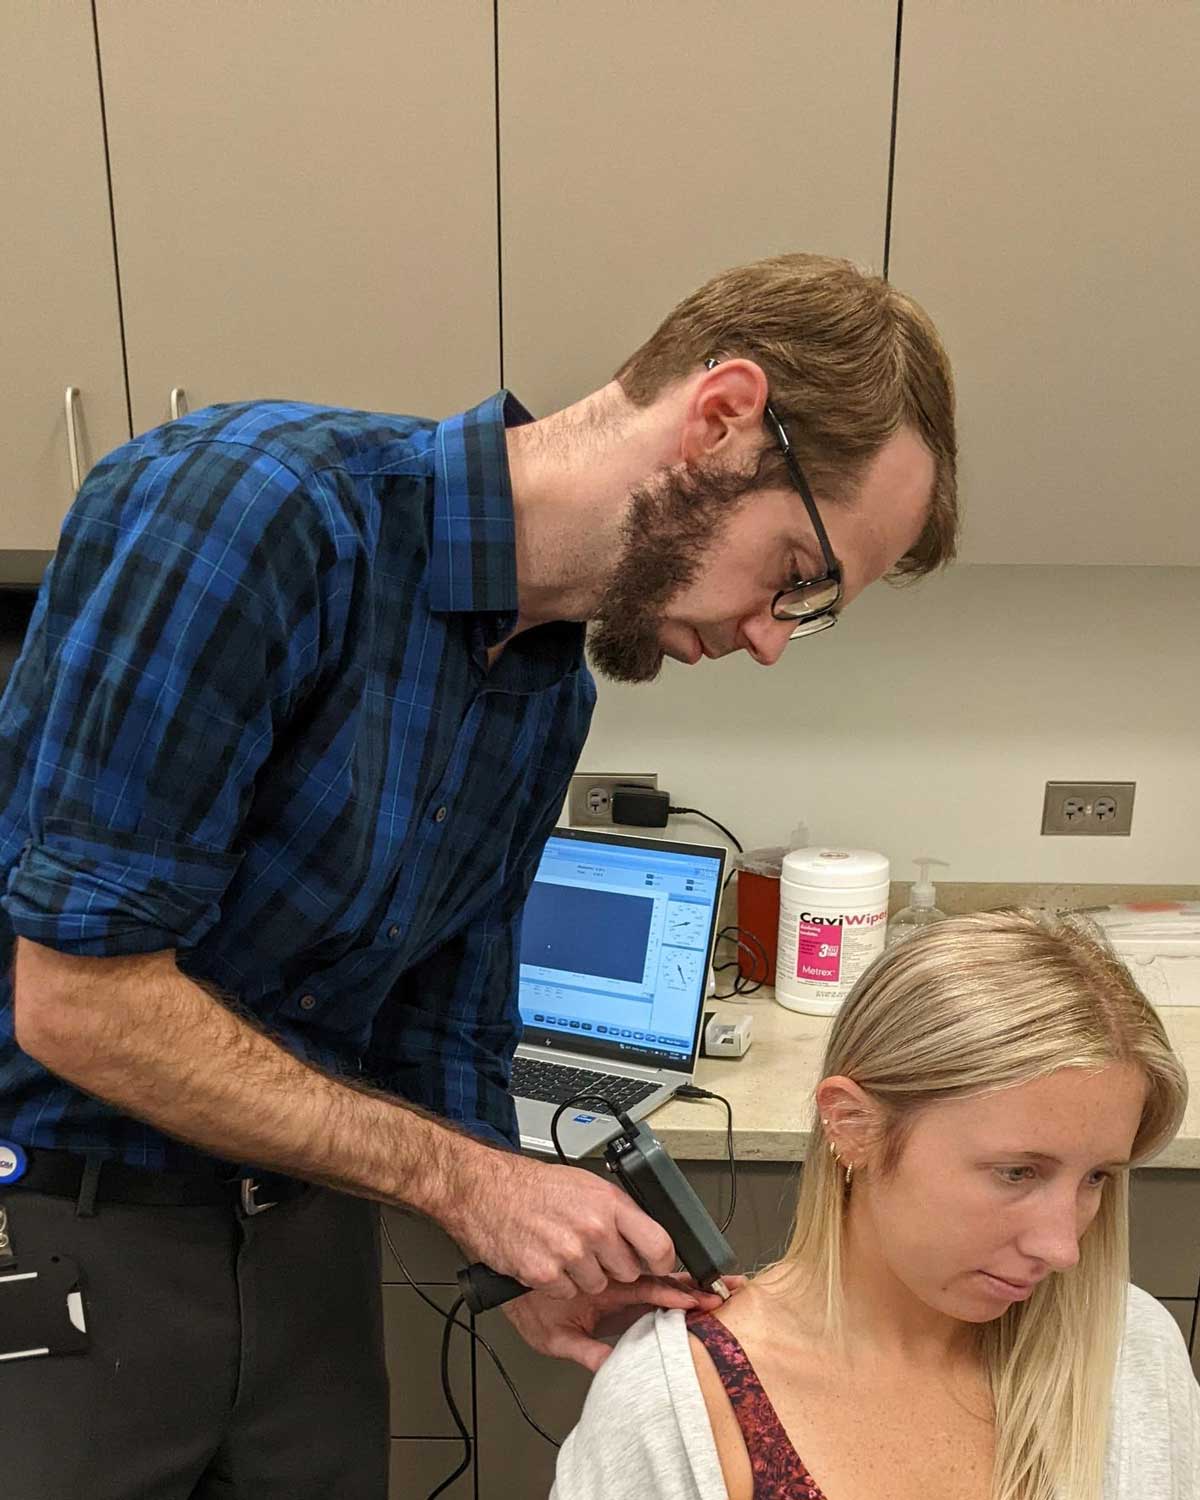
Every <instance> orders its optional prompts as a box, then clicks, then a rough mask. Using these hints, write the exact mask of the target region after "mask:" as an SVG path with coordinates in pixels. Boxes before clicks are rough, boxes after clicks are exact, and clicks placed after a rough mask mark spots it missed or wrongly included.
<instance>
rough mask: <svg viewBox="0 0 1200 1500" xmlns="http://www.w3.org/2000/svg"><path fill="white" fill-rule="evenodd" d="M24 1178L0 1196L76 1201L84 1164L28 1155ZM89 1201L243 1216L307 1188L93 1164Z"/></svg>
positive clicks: (73, 1158) (290, 1181)
mask: <svg viewBox="0 0 1200 1500" xmlns="http://www.w3.org/2000/svg"><path fill="white" fill-rule="evenodd" d="M26 1155H27V1158H28V1166H27V1168H26V1170H25V1174H24V1176H23V1177H21V1178H20V1179H19V1181H17V1182H15V1183H13V1184H12V1185H11V1188H9V1189H6V1188H4V1187H3V1185H2V1184H0V1191H13V1192H17V1191H20V1190H21V1189H26V1190H28V1191H29V1192H33V1193H49V1194H51V1195H52V1196H53V1197H56V1198H78V1197H80V1195H81V1192H82V1191H83V1187H84V1181H85V1177H86V1175H87V1173H88V1158H87V1157H86V1156H77V1155H76V1154H75V1153H74V1152H72V1151H46V1150H42V1149H30V1150H29V1151H27V1152H26ZM92 1171H93V1173H94V1174H95V1178H94V1182H93V1183H92V1184H90V1185H89V1188H90V1191H91V1192H94V1201H96V1202H105V1203H134V1204H142V1205H144V1206H146V1207H151V1208H201V1207H204V1206H205V1205H213V1204H218V1205H219V1204H237V1203H240V1204H241V1206H242V1208H243V1210H244V1211H245V1212H246V1213H257V1212H259V1211H260V1210H261V1209H263V1208H267V1207H270V1206H271V1205H272V1204H275V1203H284V1202H287V1201H288V1200H289V1199H291V1198H298V1197H299V1196H300V1194H301V1193H303V1192H305V1191H306V1190H307V1188H308V1184H307V1183H305V1182H298V1181H297V1180H296V1178H294V1177H284V1176H281V1175H280V1174H279V1173H277V1172H261V1173H257V1174H255V1175H254V1176H253V1177H215V1176H213V1175H212V1174H211V1173H203V1172H155V1171H151V1170H149V1169H148V1168H146V1167H131V1166H128V1165H126V1163H125V1162H121V1161H111V1160H109V1159H107V1158H104V1159H101V1160H96V1159H95V1158H93V1166H92Z"/></svg>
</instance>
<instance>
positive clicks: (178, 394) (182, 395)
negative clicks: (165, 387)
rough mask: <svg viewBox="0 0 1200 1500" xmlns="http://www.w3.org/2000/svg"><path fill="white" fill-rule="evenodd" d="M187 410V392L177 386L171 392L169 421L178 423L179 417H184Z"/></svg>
mask: <svg viewBox="0 0 1200 1500" xmlns="http://www.w3.org/2000/svg"><path fill="white" fill-rule="evenodd" d="M187 409H188V404H187V392H186V391H185V390H184V388H183V387H182V386H181V385H177V386H175V387H174V388H173V390H172V391H171V421H172V422H178V421H179V419H180V417H186V416H187Z"/></svg>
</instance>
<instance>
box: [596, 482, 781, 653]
mask: <svg viewBox="0 0 1200 1500" xmlns="http://www.w3.org/2000/svg"><path fill="white" fill-rule="evenodd" d="M751 482H752V476H750V475H747V474H741V473H737V472H733V473H731V472H730V471H729V470H727V469H720V468H716V467H713V466H710V465H707V464H688V465H685V466H683V467H680V468H670V469H661V470H659V472H658V473H657V474H655V475H653V476H651V478H649V479H647V480H646V481H645V482H644V483H643V484H640V485H638V486H637V487H636V488H635V489H634V490H632V491H631V493H630V504H629V510H628V513H627V515H626V517H625V521H624V524H623V525H622V527H621V553H620V556H619V557H618V559H617V563H616V566H615V567H614V568H613V571H612V575H611V576H610V578H609V580H608V583H607V585H606V587H605V590H604V593H603V595H602V597H601V599H600V603H599V605H598V606H597V608H596V613H595V615H594V616H593V618H592V621H591V624H590V625H589V626H588V655H589V656H590V657H591V659H592V665H593V666H594V667H595V668H596V670H597V671H598V672H601V673H602V674H603V675H604V676H605V677H608V678H611V679H612V681H614V682H653V681H654V679H655V678H656V677H657V676H658V674H659V672H660V671H661V669H662V664H663V650H662V647H661V646H660V645H659V641H658V632H659V628H660V626H661V624H662V616H663V610H664V609H665V608H666V606H667V605H668V604H669V603H670V601H671V600H672V599H674V598H675V597H676V595H678V594H679V593H681V592H682V591H683V590H684V589H685V588H687V586H688V585H689V584H690V583H691V582H692V581H693V579H694V578H695V576H696V574H697V573H698V572H699V570H700V565H701V563H702V562H703V561H704V560H705V558H706V557H707V556H708V555H709V553H710V552H711V551H712V550H713V547H714V543H715V542H716V540H717V538H718V537H719V535H720V533H721V531H722V530H723V529H724V527H725V526H726V525H727V524H728V522H729V520H730V519H731V517H732V516H733V515H734V513H735V512H736V510H737V508H738V505H739V503H740V501H741V500H742V499H744V498H745V496H746V494H747V492H748V490H749V488H750V484H751Z"/></svg>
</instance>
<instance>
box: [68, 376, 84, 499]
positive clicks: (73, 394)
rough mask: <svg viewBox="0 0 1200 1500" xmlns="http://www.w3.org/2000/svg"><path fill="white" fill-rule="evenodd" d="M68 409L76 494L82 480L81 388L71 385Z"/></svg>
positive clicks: (73, 482)
mask: <svg viewBox="0 0 1200 1500" xmlns="http://www.w3.org/2000/svg"><path fill="white" fill-rule="evenodd" d="M66 407H67V451H68V452H69V453H70V455H71V483H72V484H73V485H74V486H75V493H76V494H78V493H79V486H80V484H82V482H83V481H82V479H81V477H80V474H79V423H78V414H79V387H78V386H77V385H69V386H68V387H67V396H66Z"/></svg>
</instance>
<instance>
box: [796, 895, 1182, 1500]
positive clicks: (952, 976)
mask: <svg viewBox="0 0 1200 1500" xmlns="http://www.w3.org/2000/svg"><path fill="white" fill-rule="evenodd" d="M1115 1063H1118V1064H1130V1065H1132V1066H1134V1067H1137V1068H1139V1069H1141V1071H1142V1072H1143V1073H1144V1075H1145V1077H1146V1084H1147V1087H1146V1101H1145V1105H1144V1107H1143V1110H1142V1117H1141V1121H1140V1124H1139V1126H1138V1130H1137V1135H1136V1137H1135V1139H1134V1144H1133V1152H1132V1160H1133V1162H1134V1163H1135V1164H1136V1163H1140V1162H1144V1161H1145V1160H1146V1159H1147V1158H1149V1157H1151V1156H1153V1155H1154V1154H1155V1153H1156V1152H1157V1151H1159V1150H1161V1148H1162V1147H1163V1146H1164V1145H1165V1144H1166V1143H1167V1142H1168V1141H1169V1140H1170V1139H1171V1137H1172V1136H1173V1135H1174V1134H1175V1132H1176V1131H1177V1130H1178V1129H1179V1125H1180V1122H1181V1120H1182V1118H1183V1112H1184V1108H1185V1106H1186V1103H1187V1076H1186V1074H1185V1072H1184V1069H1183V1067H1182V1065H1181V1064H1180V1062H1179V1059H1178V1058H1177V1057H1176V1056H1175V1054H1174V1052H1173V1051H1172V1050H1171V1045H1170V1043H1169V1041H1168V1040H1167V1036H1166V1033H1165V1031H1164V1030H1163V1025H1162V1022H1161V1020H1160V1019H1159V1017H1158V1015H1157V1014H1156V1013H1155V1011H1154V1008H1153V1007H1152V1006H1151V1005H1150V1003H1149V1002H1148V1001H1147V1000H1146V999H1145V997H1144V996H1143V995H1142V993H1141V991H1140V990H1139V989H1138V987H1137V985H1136V984H1135V983H1134V982H1133V980H1132V978H1131V977H1130V975H1129V972H1128V970H1127V969H1126V968H1125V966H1124V964H1122V963H1121V962H1120V960H1119V959H1117V958H1116V957H1115V955H1114V954H1113V953H1112V952H1111V950H1110V949H1109V948H1108V946H1107V945H1106V944H1105V942H1104V941H1103V940H1102V938H1101V937H1100V935H1099V934H1098V933H1097V932H1096V930H1095V929H1094V927H1093V926H1092V924H1090V923H1088V922H1087V920H1086V919H1085V918H1080V917H1075V916H1070V915H1068V916H1061V917H1049V916H1045V915H1042V914H1038V913H1034V912H1026V911H1001V912H986V913H979V914H977V915H974V916H967V917H955V918H950V919H948V920H946V921H944V922H939V923H937V924H936V925H934V926H931V927H928V928H926V929H924V930H923V931H922V932H920V933H918V934H917V935H916V936H914V937H912V938H910V939H909V940H908V941H907V942H905V943H903V944H901V945H900V946H899V947H896V948H892V949H889V950H888V951H887V952H886V953H885V954H884V955H883V957H882V958H880V959H879V960H878V961H877V962H876V964H875V965H874V966H873V967H872V968H871V969H870V970H868V971H867V973H866V974H864V975H863V977H862V978H861V980H860V981H859V983H858V984H857V985H856V986H855V988H854V990H853V992H852V993H851V994H850V996H849V998H848V999H847V1000H846V1002H845V1004H844V1005H843V1007H842V1009H841V1011H840V1012H839V1014H838V1016H837V1019H836V1020H835V1021H834V1024H833V1028H832V1031H831V1033H830V1037H829V1043H828V1046H827V1047H826V1051H825V1059H824V1064H823V1070H822V1077H823V1078H829V1077H836V1076H844V1077H847V1078H850V1079H852V1080H853V1081H854V1082H855V1083H857V1084H859V1086H860V1087H861V1088H862V1089H864V1090H865V1091H866V1093H867V1094H868V1095H869V1096H870V1097H871V1098H872V1100H873V1101H874V1102H875V1103H876V1105H877V1106H878V1109H879V1115H880V1121H881V1132H880V1135H879V1137H878V1139H877V1140H876V1142H875V1143H874V1149H873V1150H872V1153H871V1156H870V1172H871V1174H872V1175H874V1174H878V1175H881V1176H883V1177H886V1176H888V1175H889V1174H890V1173H892V1172H894V1170H895V1168H896V1166H897V1165H898V1163H899V1160H900V1157H901V1154H902V1153H903V1150H904V1145H905V1141H906V1139H907V1137H908V1135H909V1133H910V1132H911V1130H912V1127H913V1125H914V1123H915V1121H916V1118H917V1115H918V1113H919V1111H921V1110H922V1109H923V1108H925V1107H926V1106H929V1105H932V1104H936V1103H938V1102H940V1101H942V1100H947V1099H962V1098H968V1097H970V1096H972V1095H981V1094H988V1093H993V1092H995V1091H997V1090H999V1089H1007V1088H1014V1087H1016V1086H1018V1085H1020V1084H1024V1083H1029V1082H1032V1081H1033V1080H1034V1079H1038V1078H1044V1077H1046V1076H1047V1075H1048V1074H1051V1073H1056V1072H1058V1071H1059V1070H1060V1069H1063V1068H1083V1069H1087V1070H1090V1071H1091V1070H1098V1069H1101V1068H1105V1067H1108V1066H1110V1065H1111V1064H1115ZM810 1141H811V1145H810V1149H809V1152H808V1155H807V1159H806V1162H805V1167H804V1174H803V1178H802V1182H801V1188H800V1197H799V1204H798V1207H797V1212H796V1221H795V1226H794V1229H793V1232H792V1238H791V1242H790V1244H789V1245H788V1248H787V1250H786V1251H785V1253H784V1255H783V1257H782V1259H781V1260H780V1261H779V1262H778V1263H777V1265H776V1267H775V1268H774V1269H776V1270H778V1271H782V1272H784V1273H785V1275H786V1276H787V1277H789V1278H790V1277H791V1276H792V1275H793V1274H799V1275H803V1276H804V1277H805V1278H806V1285H807V1286H809V1287H811V1288H815V1289H816V1290H817V1291H818V1292H819V1293H820V1294H821V1295H823V1297H824V1305H825V1317H826V1329H827V1333H828V1335H829V1336H831V1337H833V1338H837V1337H839V1336H840V1332H841V1327H842V1322H841V1306H842V1303H841V1295H842V1292H841V1265H842V1253H843V1239H844V1230H845V1214H846V1209H847V1205H848V1202H849V1195H848V1194H847V1192H846V1189H845V1186H844V1177H843V1174H842V1173H841V1172H840V1171H839V1168H838V1165H837V1163H836V1161H835V1160H834V1159H833V1157H832V1156H831V1155H830V1153H829V1151H828V1150H826V1149H824V1141H825V1138H824V1134H823V1131H822V1128H821V1119H820V1112H819V1110H814V1114H813V1119H812V1124H811V1136H810ZM857 1186H858V1178H857V1175H856V1177H855V1188H856V1189H857ZM1128 1216H1129V1181H1128V1177H1127V1175H1126V1174H1125V1173H1124V1172H1119V1173H1117V1174H1116V1175H1115V1176H1114V1177H1113V1178H1112V1179H1111V1180H1110V1181H1109V1182H1108V1183H1107V1184H1106V1185H1105V1188H1104V1193H1103V1196H1102V1199H1101V1204H1100V1208H1099V1211H1098V1213H1097V1214H1096V1217H1095V1219H1094V1220H1093V1222H1092V1223H1091V1225H1090V1226H1089V1228H1088V1229H1087V1230H1086V1232H1085V1233H1084V1235H1083V1237H1082V1239H1081V1241H1080V1246H1079V1252H1080V1254H1079V1263H1078V1265H1077V1266H1075V1267H1074V1268H1073V1269H1072V1270H1070V1271H1068V1272H1064V1273H1062V1274H1058V1275H1053V1276H1049V1277H1047V1278H1046V1280H1045V1281H1043V1282H1042V1283H1041V1284H1040V1285H1039V1287H1038V1288H1037V1290H1036V1291H1035V1292H1034V1293H1033V1295H1032V1296H1031V1297H1030V1298H1029V1300H1028V1301H1027V1302H1024V1303H1017V1304H1015V1305H1014V1306H1013V1307H1011V1308H1010V1309H1009V1311H1008V1312H1006V1313H1005V1314H1004V1315H1003V1316H1002V1317H1000V1318H998V1319H996V1320H995V1321H994V1322H990V1323H986V1324H982V1325H980V1327H979V1330H978V1334H977V1336H978V1339H979V1348H980V1351H981V1354H982V1357H983V1360H984V1365H985V1369H986V1371H987V1375H988V1378H989V1381H990V1385H991V1390H992V1395H993V1400H994V1405H995V1425H996V1461H995V1477H994V1481H993V1487H992V1494H993V1500H1094V1497H1095V1496H1097V1495H1098V1494H1099V1493H1100V1490H1101V1487H1102V1474H1103V1462H1104V1451H1105V1444H1106V1441H1107V1435H1108V1427H1109V1422H1108V1416H1109V1412H1110V1406H1111V1391H1112V1384H1113V1378H1114V1372H1115V1367H1116V1358H1117V1351H1118V1347H1119V1342H1120V1338H1121V1332H1122V1328H1123V1320H1124V1308H1125V1293H1126V1286H1127V1283H1128V1280H1129V1228H1128Z"/></svg>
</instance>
